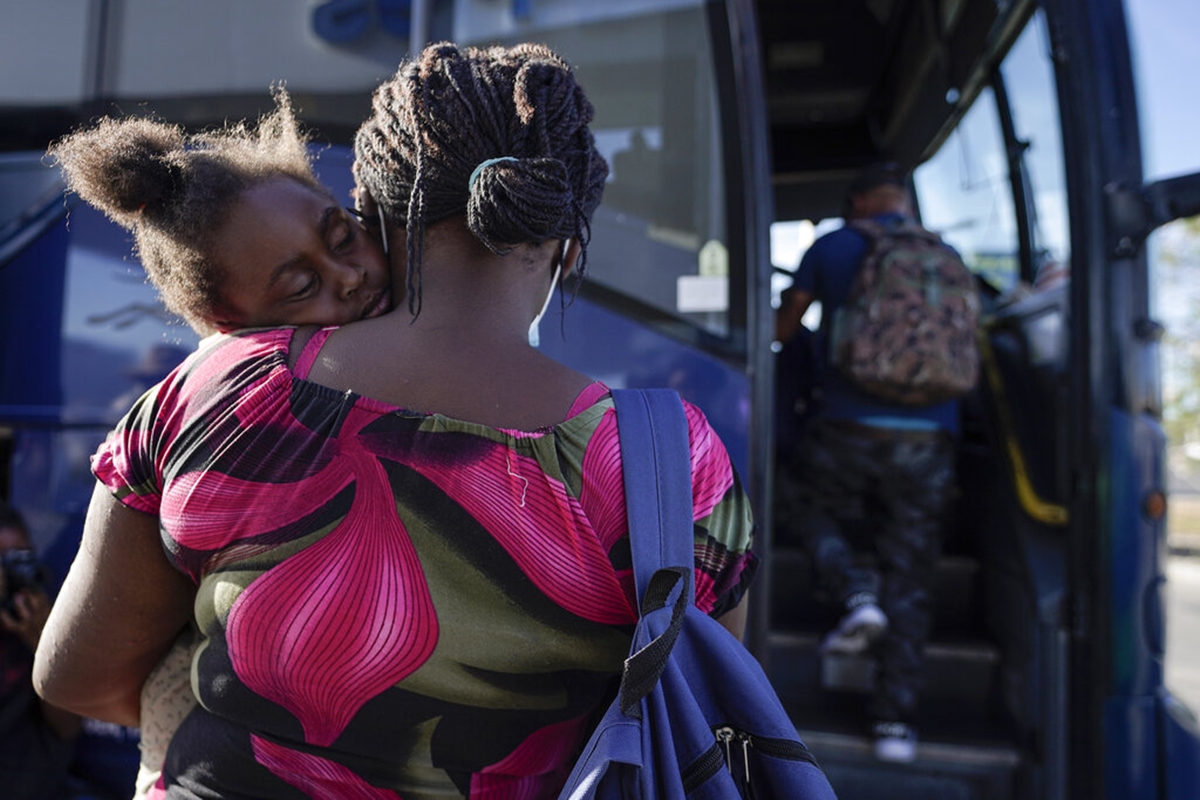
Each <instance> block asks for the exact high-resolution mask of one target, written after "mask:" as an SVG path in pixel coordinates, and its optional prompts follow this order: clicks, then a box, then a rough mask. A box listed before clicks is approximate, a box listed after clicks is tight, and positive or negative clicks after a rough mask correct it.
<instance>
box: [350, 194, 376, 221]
mask: <svg viewBox="0 0 1200 800" xmlns="http://www.w3.org/2000/svg"><path fill="white" fill-rule="evenodd" d="M351 194H352V195H353V197H354V207H355V208H357V209H358V210H359V212H360V213H361V214H362V215H363V216H364V217H368V218H370V217H374V216H375V215H376V214H378V213H379V204H378V203H376V202H375V198H374V197H372V196H371V193H370V192H368V191H367V190H366V189H364V188H362V187H361V186H356V187H354V189H353V190H352V191H351Z"/></svg>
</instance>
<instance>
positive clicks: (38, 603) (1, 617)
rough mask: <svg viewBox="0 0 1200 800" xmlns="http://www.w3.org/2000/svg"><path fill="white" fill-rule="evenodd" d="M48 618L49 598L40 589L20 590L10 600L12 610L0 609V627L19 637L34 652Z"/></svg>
mask: <svg viewBox="0 0 1200 800" xmlns="http://www.w3.org/2000/svg"><path fill="white" fill-rule="evenodd" d="M49 616H50V598H49V596H47V595H46V593H45V592H43V591H41V590H40V589H21V590H20V591H18V592H17V593H16V594H15V595H13V599H12V609H11V610H9V609H0V627H3V628H4V629H5V630H6V631H10V632H12V633H15V634H16V635H17V636H19V637H21V641H23V642H25V644H26V645H27V646H28V647H29V649H30V650H36V649H37V646H38V640H39V639H41V638H42V629H43V628H45V627H46V619H47V618H48V617H49Z"/></svg>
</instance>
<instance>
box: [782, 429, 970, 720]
mask: <svg viewBox="0 0 1200 800" xmlns="http://www.w3.org/2000/svg"><path fill="white" fill-rule="evenodd" d="M954 466H955V448H954V442H953V440H952V439H951V437H950V436H949V435H947V434H945V433H942V432H936V431H913V430H895V429H886V428H873V427H867V426H863V425H858V424H855V423H852V422H849V421H842V420H824V419H822V420H817V421H814V422H813V423H812V424H811V425H810V427H809V428H808V430H807V431H806V433H805V436H804V439H803V441H802V442H801V444H800V446H799V448H798V449H797V451H796V455H795V458H794V460H793V465H792V469H793V476H792V477H793V478H794V480H793V481H792V482H790V483H791V489H790V490H789V491H785V495H787V496H786V497H785V498H784V499H783V500H782V505H781V507H780V509H779V511H780V512H781V513H783V514H785V516H784V517H783V520H782V522H783V525H784V526H785V528H786V529H787V531H788V533H789V534H790V535H791V536H792V537H797V538H799V540H800V542H801V543H802V544H803V546H804V548H805V550H806V551H807V552H808V554H809V557H810V559H811V563H812V566H813V570H814V578H815V581H816V584H817V587H818V588H819V589H821V590H823V592H825V593H827V595H828V597H829V598H830V599H831V600H832V601H834V602H835V603H839V604H841V606H842V608H843V609H844V607H845V603H846V601H847V600H850V599H851V598H854V597H855V595H859V596H861V594H862V593H869V594H872V595H874V596H875V597H876V598H878V602H879V605H880V607H881V608H882V609H883V612H884V613H885V614H886V615H887V617H888V629H887V632H886V633H885V634H884V636H883V637H882V639H881V640H880V642H878V643H877V657H878V659H879V670H878V679H877V681H876V692H875V697H874V698H873V700H872V702H871V704H870V708H869V709H868V713H869V714H870V715H871V718H872V719H876V720H901V721H907V720H909V718H910V717H911V716H912V713H913V712H914V710H915V709H916V706H917V697H918V693H919V690H920V687H921V683H922V674H921V673H922V669H921V649H922V646H923V645H924V644H925V642H926V640H927V639H928V638H929V630H930V626H931V619H932V607H931V606H932V601H931V586H932V580H933V571H934V566H935V563H936V561H937V559H938V557H939V555H940V552H941V538H942V530H943V524H944V522H945V520H946V518H947V515H948V513H949V511H950V503H951V501H952V499H953V497H954V494H955V492H956V491H957V489H956V486H955V470H954ZM855 544H858V545H859V548H860V549H861V550H866V551H867V553H868V554H870V555H874V559H873V561H874V566H871V565H868V564H864V560H863V559H862V558H857V559H856V558H855V551H854V545H855Z"/></svg>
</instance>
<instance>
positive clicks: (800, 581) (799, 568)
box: [764, 546, 1022, 800]
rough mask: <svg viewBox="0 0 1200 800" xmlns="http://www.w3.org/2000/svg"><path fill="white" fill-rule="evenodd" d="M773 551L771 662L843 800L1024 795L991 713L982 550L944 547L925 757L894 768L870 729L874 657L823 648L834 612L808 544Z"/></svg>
mask: <svg viewBox="0 0 1200 800" xmlns="http://www.w3.org/2000/svg"><path fill="white" fill-rule="evenodd" d="M773 555H774V558H773V568H772V577H771V587H770V589H771V603H770V608H771V624H770V633H769V636H768V654H767V659H766V661H767V663H766V664H765V665H764V666H765V667H766V669H767V672H768V674H769V675H770V676H771V680H772V682H773V684H774V685H775V689H776V691H777V692H778V694H779V696H780V698H781V699H782V701H783V703H784V705H785V706H786V707H787V709H788V711H789V713H790V714H791V716H792V719H793V721H794V722H795V723H796V727H797V729H798V730H799V731H800V734H801V738H802V739H803V740H804V741H805V743H806V744H808V746H809V747H810V748H811V749H812V751H813V753H814V754H815V755H816V757H817V759H818V761H819V762H820V764H821V766H822V767H823V768H824V770H825V772H826V774H827V775H828V776H829V780H830V783H831V784H832V785H833V787H834V789H835V790H836V792H837V795H838V797H839V799H840V800H858V799H859V798H872V799H873V800H892V798H897V799H899V798H923V799H924V798H933V799H934V800H941V798H947V799H949V798H954V799H955V800H1007V798H1011V797H1016V796H1018V794H1019V792H1018V791H1017V789H1016V787H1017V786H1018V785H1019V784H1020V783H1022V781H1021V779H1020V777H1019V776H1018V773H1019V771H1020V770H1021V768H1022V755H1021V752H1020V749H1019V748H1018V747H1017V746H1016V745H1015V744H1014V743H1013V742H1012V739H1011V737H1009V736H1008V735H1007V734H1006V733H1005V731H1004V728H1003V726H1002V725H1001V724H999V723H998V722H997V721H996V720H995V715H994V714H993V712H992V709H993V707H994V706H995V704H996V702H995V699H996V696H997V693H998V691H999V687H998V685H997V684H998V682H999V680H1000V655H1001V654H1000V652H999V649H998V648H997V646H996V645H995V643H994V642H992V641H991V640H990V639H989V638H988V637H987V635H986V633H985V632H984V629H983V623H982V618H983V615H982V610H981V603H982V597H981V580H980V569H979V562H978V560H977V559H976V558H974V557H972V556H970V555H964V554H953V553H947V555H945V556H944V557H943V558H942V559H941V560H940V562H939V563H938V566H937V570H936V580H935V587H934V623H933V632H932V635H931V637H930V641H929V642H928V643H927V645H926V647H925V666H926V679H925V685H924V687H923V691H922V695H921V697H922V700H921V706H920V709H919V712H918V717H917V719H916V727H917V730H918V734H919V737H920V738H919V744H918V748H917V758H916V760H915V761H913V762H912V763H908V764H895V763H887V762H883V761H879V760H877V759H876V758H875V756H874V750H873V746H874V742H873V740H872V738H871V737H870V736H868V735H867V727H868V721H867V719H866V716H865V713H864V707H865V701H866V699H867V695H866V692H868V691H869V690H870V688H871V686H872V685H873V681H874V669H873V664H872V662H871V661H870V659H869V658H866V657H847V656H832V655H822V654H820V653H819V652H818V644H819V643H820V640H821V638H822V636H823V635H824V633H825V632H826V631H828V630H829V629H830V628H831V627H832V626H833V624H834V622H835V621H836V614H835V613H833V612H832V611H831V610H830V609H828V608H827V606H826V605H825V604H821V603H819V602H818V601H817V600H815V599H814V594H813V592H812V589H811V582H810V575H811V573H810V570H809V568H808V562H807V558H806V557H805V555H804V554H803V553H802V552H801V551H799V550H796V549H788V548H786V547H779V546H777V547H776V549H775V551H774V554H773Z"/></svg>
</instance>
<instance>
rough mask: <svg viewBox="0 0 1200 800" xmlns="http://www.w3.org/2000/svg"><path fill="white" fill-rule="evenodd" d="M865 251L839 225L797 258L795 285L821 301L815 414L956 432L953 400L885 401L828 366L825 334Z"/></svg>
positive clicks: (858, 237) (855, 235) (861, 241)
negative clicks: (819, 388)
mask: <svg viewBox="0 0 1200 800" xmlns="http://www.w3.org/2000/svg"><path fill="white" fill-rule="evenodd" d="M874 219H876V220H877V221H879V222H883V223H888V222H892V221H896V220H900V219H902V217H901V216H900V215H899V214H880V215H878V216H876V217H875V218H874ZM866 252H867V240H866V238H864V237H863V235H862V234H861V233H859V232H858V231H856V230H854V229H853V228H849V227H846V228H840V229H838V230H836V231H833V232H832V233H827V234H825V235H824V236H822V237H821V238H819V239H817V240H816V241H815V242H813V245H812V247H810V248H809V249H808V252H806V253H805V254H804V258H802V259H801V260H800V269H799V270H797V272H796V281H795V284H794V285H795V288H796V289H798V290H799V291H803V292H807V293H809V294H812V295H813V297H814V298H815V299H816V300H818V301H820V303H821V327H820V329H819V330H818V331H817V338H818V345H817V352H818V355H819V358H820V359H821V364H820V370H821V373H822V375H823V376H824V382H823V386H822V392H823V397H822V402H821V403H820V404H819V405H818V408H817V412H816V413H817V414H818V415H819V416H822V417H826V418H829V419H849V420H854V421H855V422H859V423H863V424H867V425H874V426H878V427H885V428H931V429H932V428H941V429H943V430H946V431H949V432H950V433H954V434H957V433H958V401H957V400H948V401H946V402H945V403H939V404H937V405H932V406H923V407H919V408H914V407H912V406H897V405H890V404H887V403H884V402H881V401H879V400H878V399H876V398H874V397H872V396H870V395H868V394H865V393H863V392H861V391H859V390H858V389H856V388H855V387H854V386H853V385H851V384H850V383H849V382H848V381H847V380H846V379H845V378H844V377H842V375H841V374H840V373H839V372H838V371H837V370H836V369H831V368H830V367H829V338H830V331H831V330H832V328H833V320H834V317H835V315H836V313H837V310H838V309H839V308H841V307H842V306H843V305H844V304H845V302H846V296H847V295H849V294H850V286H851V284H852V283H853V282H854V275H855V273H856V272H857V271H858V265H859V263H860V262H861V261H862V259H863V256H864V255H866Z"/></svg>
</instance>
